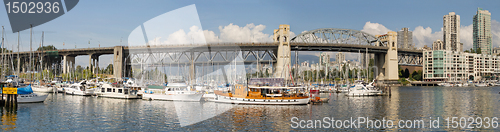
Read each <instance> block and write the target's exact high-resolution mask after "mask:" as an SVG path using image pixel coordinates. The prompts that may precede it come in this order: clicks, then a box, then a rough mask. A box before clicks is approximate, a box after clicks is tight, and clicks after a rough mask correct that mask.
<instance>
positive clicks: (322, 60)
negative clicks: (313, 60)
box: [319, 52, 330, 66]
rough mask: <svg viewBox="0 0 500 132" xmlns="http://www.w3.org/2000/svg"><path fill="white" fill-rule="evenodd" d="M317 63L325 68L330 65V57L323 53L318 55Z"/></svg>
mask: <svg viewBox="0 0 500 132" xmlns="http://www.w3.org/2000/svg"><path fill="white" fill-rule="evenodd" d="M319 63H320V65H323V66H327V65H328V64H330V55H329V54H328V53H326V52H323V53H321V54H320V55H319Z"/></svg>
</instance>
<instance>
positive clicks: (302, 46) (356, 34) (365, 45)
mask: <svg viewBox="0 0 500 132" xmlns="http://www.w3.org/2000/svg"><path fill="white" fill-rule="evenodd" d="M290 41H291V42H292V44H291V45H292V46H291V48H292V50H297V51H333V52H360V53H386V52H387V50H388V49H389V48H388V47H387V45H386V43H377V42H380V40H379V39H378V38H377V37H375V36H373V35H371V34H368V33H366V32H363V31H357V30H352V29H338V28H322V29H316V30H311V31H307V32H304V33H301V34H299V35H297V36H296V37H294V38H292V39H291V40H290ZM363 56H365V55H363ZM422 63H423V60H422V50H412V49H403V48H398V64H399V65H414V66H421V65H422Z"/></svg>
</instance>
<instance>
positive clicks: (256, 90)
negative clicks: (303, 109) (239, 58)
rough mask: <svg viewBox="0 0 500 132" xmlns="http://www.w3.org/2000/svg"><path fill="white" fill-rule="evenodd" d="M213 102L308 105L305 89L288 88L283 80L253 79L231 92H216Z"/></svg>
mask: <svg viewBox="0 0 500 132" xmlns="http://www.w3.org/2000/svg"><path fill="white" fill-rule="evenodd" d="M214 93H215V95H216V97H215V98H214V100H213V101H215V102H221V103H232V104H259V105H260V104H269V105H294V104H297V105H299V104H307V103H309V97H308V96H307V90H306V88H304V87H295V86H287V85H286V84H285V80H284V79H283V78H252V79H250V80H249V82H248V83H247V85H242V84H235V85H233V87H232V88H231V89H230V90H215V91H214Z"/></svg>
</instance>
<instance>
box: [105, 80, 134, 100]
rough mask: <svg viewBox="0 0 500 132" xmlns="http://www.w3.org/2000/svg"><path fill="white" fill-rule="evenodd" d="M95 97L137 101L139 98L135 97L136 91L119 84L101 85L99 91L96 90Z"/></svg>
mask: <svg viewBox="0 0 500 132" xmlns="http://www.w3.org/2000/svg"><path fill="white" fill-rule="evenodd" d="M95 93H96V94H97V96H101V97H108V98H121V99H139V98H141V96H139V95H137V90H133V89H131V88H130V87H126V86H125V87H124V86H122V85H120V84H113V85H112V84H109V83H103V84H102V86H101V87H100V90H96V91H95Z"/></svg>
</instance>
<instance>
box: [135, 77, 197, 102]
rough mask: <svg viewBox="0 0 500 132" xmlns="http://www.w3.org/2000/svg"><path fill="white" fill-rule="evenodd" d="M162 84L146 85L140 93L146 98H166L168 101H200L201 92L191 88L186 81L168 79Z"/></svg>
mask: <svg viewBox="0 0 500 132" xmlns="http://www.w3.org/2000/svg"><path fill="white" fill-rule="evenodd" d="M169 82H171V83H168V84H167V86H166V87H164V86H148V89H147V90H146V91H145V92H144V93H143V94H142V99H146V100H168V101H200V100H201V97H202V96H203V93H201V92H197V91H194V90H192V89H191V88H190V87H189V86H188V85H186V83H184V82H181V81H177V82H176V81H169Z"/></svg>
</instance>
